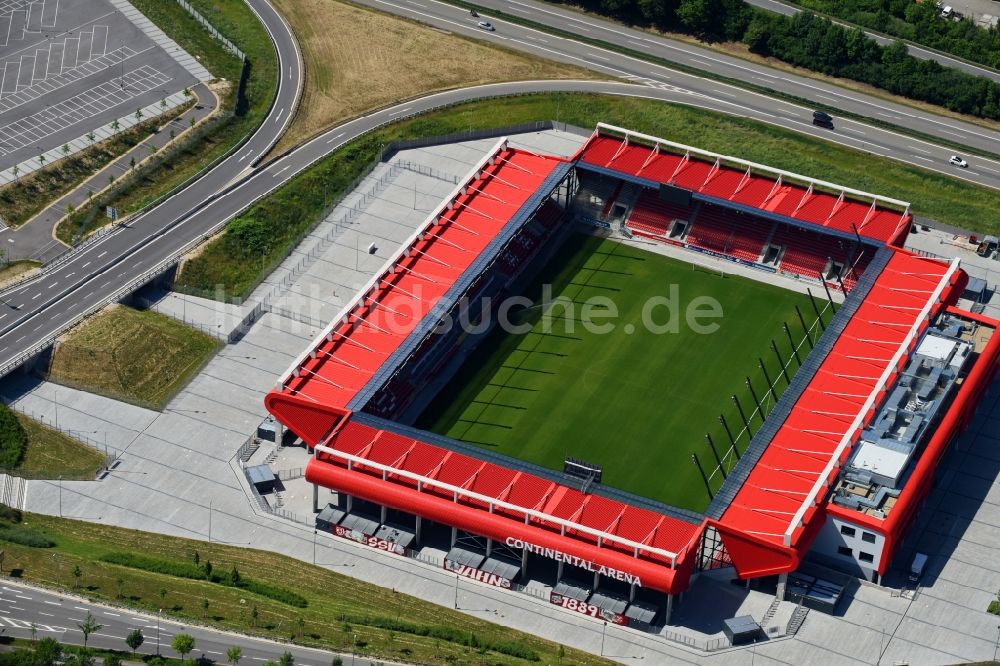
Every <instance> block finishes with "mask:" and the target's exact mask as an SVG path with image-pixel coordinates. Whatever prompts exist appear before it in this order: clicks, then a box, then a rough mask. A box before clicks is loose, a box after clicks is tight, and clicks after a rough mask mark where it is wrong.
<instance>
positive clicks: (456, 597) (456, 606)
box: [455, 574, 458, 610]
mask: <svg viewBox="0 0 1000 666" xmlns="http://www.w3.org/2000/svg"><path fill="white" fill-rule="evenodd" d="M455 610H458V574H455Z"/></svg>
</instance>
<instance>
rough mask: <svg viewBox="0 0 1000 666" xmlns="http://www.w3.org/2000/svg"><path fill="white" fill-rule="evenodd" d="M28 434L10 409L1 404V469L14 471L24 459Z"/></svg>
mask: <svg viewBox="0 0 1000 666" xmlns="http://www.w3.org/2000/svg"><path fill="white" fill-rule="evenodd" d="M27 446H28V433H26V432H25V431H24V428H22V427H21V423H20V422H19V421H18V420H17V417H16V416H15V415H14V412H13V411H11V409H10V407H8V406H7V405H4V404H0V467H2V468H4V469H14V468H15V467H17V466H18V465H20V464H21V460H23V459H24V449H25V448H26V447H27Z"/></svg>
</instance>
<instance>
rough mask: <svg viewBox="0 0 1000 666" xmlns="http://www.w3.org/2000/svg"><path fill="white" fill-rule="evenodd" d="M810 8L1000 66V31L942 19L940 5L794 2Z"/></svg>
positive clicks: (893, 0) (905, 0) (908, 0)
mask: <svg viewBox="0 0 1000 666" xmlns="http://www.w3.org/2000/svg"><path fill="white" fill-rule="evenodd" d="M792 1H793V2H795V3H796V4H799V5H802V6H803V7H805V8H807V9H813V10H815V11H818V12H823V13H824V14H829V15H831V16H836V17H837V18H841V19H844V20H845V21H849V22H851V23H856V24H857V25H861V26H864V27H866V28H870V29H872V30H878V31H879V32H883V33H885V34H887V35H892V36H893V37H899V38H900V39H907V40H909V41H911V42H916V43H918V44H923V45H925V46H929V47H931V48H935V49H938V50H940V51H944V52H945V53H951V54H953V55H957V56H961V57H963V58H966V59H968V60H972V61H973V62H978V63H981V64H983V65H988V66H990V67H1000V28H998V27H997V26H996V25H993V26H991V27H989V28H983V27H980V26H978V25H976V24H975V23H974V22H973V20H972V19H971V18H968V17H965V18H962V19H961V20H958V19H952V18H946V17H943V16H941V10H940V6H939V5H938V4H937V3H936V2H929V1H927V2H913V0H792Z"/></svg>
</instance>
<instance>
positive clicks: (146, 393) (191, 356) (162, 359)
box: [49, 305, 221, 409]
mask: <svg viewBox="0 0 1000 666" xmlns="http://www.w3.org/2000/svg"><path fill="white" fill-rule="evenodd" d="M220 346H221V343H220V342H219V341H218V340H216V339H215V338H214V337H212V336H210V335H208V334H206V333H203V332H201V331H198V330H195V329H193V328H190V327H188V326H186V325H184V324H182V323H180V322H178V321H175V320H174V319H171V318H170V317H167V316H164V315H161V314H159V313H156V312H152V311H148V310H135V309H132V308H128V307H124V306H118V305H114V306H111V307H110V308H108V309H106V310H104V311H103V312H101V313H99V314H97V315H95V316H93V317H91V318H89V319H87V320H85V321H84V322H83V323H82V324H80V325H79V326H78V327H76V328H75V329H73V330H71V331H70V332H69V333H67V334H66V335H65V336H64V338H63V339H62V340H61V341H60V342H59V344H57V345H56V349H55V351H54V352H53V355H52V363H51V365H50V368H49V379H51V380H52V381H55V382H58V383H61V384H65V385H67V386H72V387H75V388H79V389H82V390H84V391H89V392H92V393H99V394H101V395H106V396H108V397H111V398H115V399H117V400H124V401H126V402H131V403H134V404H137V405H141V406H144V407H149V408H153V409H161V408H162V407H163V406H164V405H166V404H167V402H169V400H170V398H172V397H173V396H174V394H176V393H177V392H178V391H179V390H180V389H181V388H182V387H183V386H184V385H185V384H186V383H187V382H188V380H189V379H190V378H191V377H193V376H194V375H195V374H196V373H197V372H198V370H200V369H201V368H202V366H204V365H205V363H207V362H208V360H209V359H210V358H211V356H212V355H213V354H214V353H215V352H216V351H217V350H218V349H219V347H220Z"/></svg>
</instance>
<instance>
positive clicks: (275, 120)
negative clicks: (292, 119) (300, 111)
mask: <svg viewBox="0 0 1000 666" xmlns="http://www.w3.org/2000/svg"><path fill="white" fill-rule="evenodd" d="M284 114H285V107H281V110H280V111H278V115H276V116H275V117H274V122H278V121H279V120H281V116H283V115H284Z"/></svg>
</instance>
